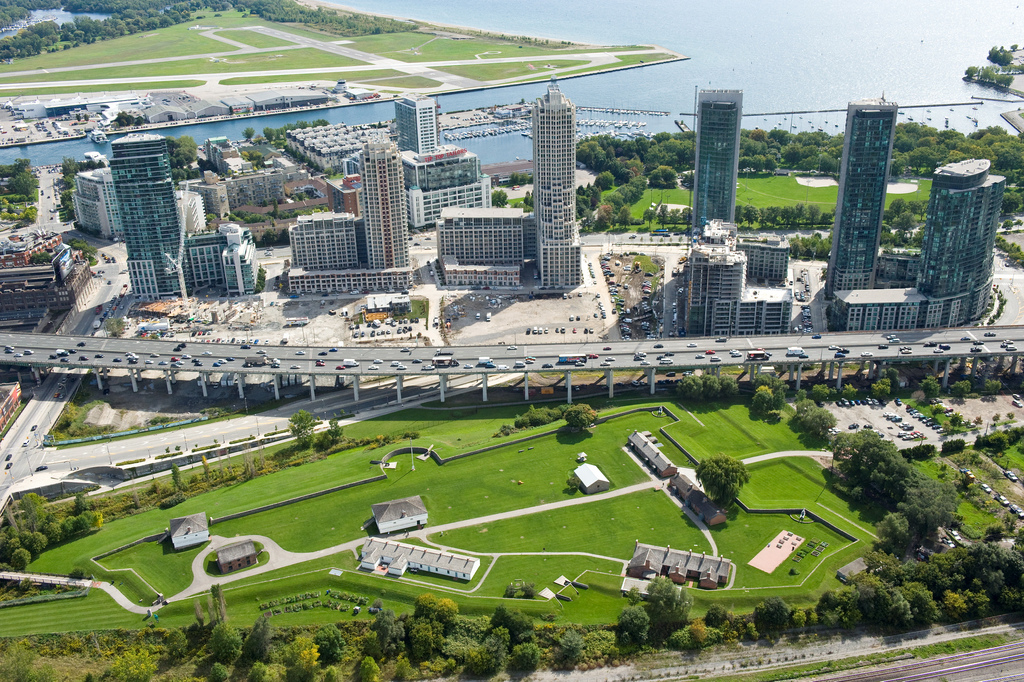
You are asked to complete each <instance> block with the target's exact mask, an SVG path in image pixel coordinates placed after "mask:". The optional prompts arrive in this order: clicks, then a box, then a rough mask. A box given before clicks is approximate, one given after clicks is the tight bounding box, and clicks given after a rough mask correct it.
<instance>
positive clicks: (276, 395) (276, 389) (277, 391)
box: [274, 374, 281, 400]
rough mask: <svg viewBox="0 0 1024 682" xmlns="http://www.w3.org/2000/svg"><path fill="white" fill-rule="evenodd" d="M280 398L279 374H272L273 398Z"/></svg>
mask: <svg viewBox="0 0 1024 682" xmlns="http://www.w3.org/2000/svg"><path fill="white" fill-rule="evenodd" d="M280 399H281V375H280V374H275V375H274V400H280Z"/></svg>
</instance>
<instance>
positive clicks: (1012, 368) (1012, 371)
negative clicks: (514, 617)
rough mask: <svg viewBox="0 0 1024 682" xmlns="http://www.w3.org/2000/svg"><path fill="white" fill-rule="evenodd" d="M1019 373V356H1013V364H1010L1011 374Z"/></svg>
mask: <svg viewBox="0 0 1024 682" xmlns="http://www.w3.org/2000/svg"><path fill="white" fill-rule="evenodd" d="M1016 373H1017V356H1016V355H1014V356H1013V362H1011V363H1010V374H1016Z"/></svg>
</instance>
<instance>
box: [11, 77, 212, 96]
mask: <svg viewBox="0 0 1024 682" xmlns="http://www.w3.org/2000/svg"><path fill="white" fill-rule="evenodd" d="M204 83H206V81H199V80H184V81H153V82H144V83H122V84H119V85H118V86H117V87H118V88H121V89H120V90H118V91H117V92H125V91H129V90H141V91H144V92H148V91H150V90H181V89H182V88H194V87H196V86H198V85H203V84H204ZM110 88H111V86H110V85H62V86H57V87H52V88H10V89H0V96H2V97H23V96H33V95H65V94H75V93H79V92H113V91H112V90H111V89H110Z"/></svg>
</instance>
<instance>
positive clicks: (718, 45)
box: [0, 0, 1024, 164]
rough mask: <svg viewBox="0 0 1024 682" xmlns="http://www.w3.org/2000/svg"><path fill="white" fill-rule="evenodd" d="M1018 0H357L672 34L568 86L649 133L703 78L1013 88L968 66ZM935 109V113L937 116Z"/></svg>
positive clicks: (749, 101)
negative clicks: (648, 55)
mask: <svg viewBox="0 0 1024 682" xmlns="http://www.w3.org/2000/svg"><path fill="white" fill-rule="evenodd" d="M1017 2H1018V0H986V1H985V2H983V3H972V4H970V5H969V6H966V5H964V4H963V3H960V2H954V1H953V0H929V1H926V0H904V1H903V2H900V3H892V2H886V1H885V0H860V1H859V2H856V3H838V2H824V3H823V2H820V1H815V0H778V1H777V2H775V3H772V4H771V5H757V6H753V7H752V5H751V3H750V2H745V1H743V0H723V1H722V2H717V3H705V2H697V1H695V0H640V1H639V2H637V3H629V4H626V3H622V2H617V1H615V0H562V1H561V2H559V3H558V5H557V8H556V11H552V5H551V4H550V2H547V1H545V0H519V2H516V3H508V4H502V3H497V4H496V3H479V2H474V1H472V0H447V1H446V2H444V3H423V2H420V1H419V0H372V1H371V0H345V1H344V4H345V5H346V6H350V7H353V8H354V9H358V10H363V11H368V12H378V13H382V14H389V15H395V16H403V17H409V18H413V19H421V20H426V21H433V22H438V23H446V24H454V25H462V26H472V27H477V28H482V29H488V30H492V31H496V32H504V33H506V34H509V35H534V36H540V37H550V38H558V39H567V40H573V41H577V42H583V43H596V44H605V45H609V44H615V45H621V44H638V43H643V44H651V43H653V44H658V45H662V46H664V47H668V48H671V49H673V50H676V51H678V52H680V53H682V54H684V55H686V56H688V57H689V58H690V59H688V60H686V61H682V62H674V63H670V64H661V65H652V66H648V67H644V68H639V69H629V70H624V71H618V72H613V73H608V74H598V75H593V76H587V77H582V78H573V79H566V80H564V81H562V84H561V87H562V90H563V91H564V92H565V93H566V94H567V95H568V96H569V97H570V98H571V99H572V100H573V101H574V102H576V103H577V104H578V105H590V106H605V107H614V108H636V109H646V110H657V111H669V112H671V115H670V116H644V115H615V116H614V117H613V116H612V115H610V114H609V115H607V116H596V115H590V114H587V116H588V117H590V118H614V119H616V120H619V119H622V120H636V121H637V122H640V121H642V122H644V123H646V126H644V130H645V131H646V132H649V133H656V132H660V131H663V130H664V131H670V132H674V131H677V130H678V128H677V127H676V125H675V123H674V121H675V120H676V119H680V118H682V119H683V120H685V121H686V122H687V123H689V122H690V121H689V120H687V119H686V118H685V117H683V116H681V115H680V114H682V113H689V112H692V109H693V99H694V89H695V88H696V87H701V88H707V87H713V88H739V89H742V90H743V91H744V111H745V112H747V113H748V114H754V113H759V112H780V111H793V110H824V109H842V108H845V106H846V104H847V102H849V101H850V100H854V99H860V98H863V97H879V96H882V95H883V94H884V96H885V97H886V98H887V99H890V100H893V101H896V102H898V103H900V104H901V105H914V104H939V103H950V102H967V101H970V100H971V97H972V96H978V97H1004V95H1002V94H998V93H995V92H994V91H993V90H991V89H988V88H984V87H982V86H979V85H974V84H969V83H964V82H963V81H962V80H961V76H962V75H963V72H964V69H965V68H967V67H968V66H971V65H982V64H984V63H985V57H986V55H987V53H988V49H989V48H990V47H991V46H992V45H1010V44H1012V43H1018V42H1024V41H1022V40H1021V34H1020V28H1021V27H1020V26H1018V24H1017V22H1018V21H1021V19H1020V18H1021V16H1022V15H1021V14H1020V11H1019V9H1018V4H1017ZM545 87H546V85H545V84H543V83H535V84H531V85H519V86H510V87H503V88H495V89H487V90H478V91H471V92H461V93H453V94H447V95H440V96H439V97H438V101H439V104H440V106H441V109H442V111H456V110H464V109H473V108H478V107H485V106H490V105H493V104H506V103H513V102H519V101H522V100H526V101H529V100H531V99H533V98H535V97H537V96H539V95H540V94H541V93H542V92H543V91H544V89H545ZM973 106H976V107H977V108H976V109H974V108H972V107H971V106H968V107H957V108H955V110H954V111H950V110H949V108H948V107H945V108H933V110H932V111H930V112H928V111H926V110H925V109H916V110H908V112H907V114H906V115H905V116H902V117H901V120H908V119H909V117H910V116H913V118H914V120H915V121H917V122H922V123H927V124H928V125H932V126H934V127H936V128H939V129H942V128H943V127H944V125H945V119H946V118H948V119H949V127H950V128H953V129H957V130H960V131H962V132H970V131H973V130H976V129H978V128H977V127H976V126H975V123H974V121H973V120H971V119H974V118H976V119H977V120H978V127H981V128H984V127H985V126H989V125H1000V126H1003V127H1006V125H1005V123H1004V122H1003V120H1002V119H1001V118H1000V117H999V114H1000V113H1001V112H1003V111H1006V110H1011V109H1016V108H1019V107H1020V106H1021V105H1012V104H1008V103H1001V102H991V101H986V102H984V104H982V103H980V102H978V103H976V104H975V105H973ZM393 116H394V107H393V106H392V105H391V104H390V103H387V102H383V103H378V104H369V105H361V106H353V107H342V108H337V109H330V110H325V111H321V112H304V113H303V114H280V115H274V116H266V117H260V118H251V119H241V120H237V121H224V122H217V123H210V124H200V125H194V126H182V127H180V128H165V129H162V130H161V131H160V132H161V133H162V134H166V135H191V136H192V137H194V138H195V139H196V140H197V141H199V142H202V140H204V139H206V138H207V137H211V136H216V135H227V136H228V137H231V138H235V139H237V138H240V137H241V136H242V130H243V129H244V128H246V127H248V126H250V125H251V126H252V127H254V128H256V130H257V131H260V130H262V128H263V127H265V126H271V127H277V126H281V125H283V124H284V123H286V122H290V121H295V120H299V119H300V118H305V119H307V120H308V119H311V118H325V119H327V120H329V121H330V122H332V123H338V122H346V123H352V124H358V123H367V122H373V121H379V120H386V119H390V118H393ZM929 118H930V119H931V120H927V119H929ZM844 121H845V117H844V116H843V114H842V113H827V114H801V115H793V116H792V117H791V116H775V117H753V116H746V117H745V120H744V127H747V128H753V127H762V128H772V127H776V126H778V127H783V128H785V129H791V130H793V131H794V132H796V131H801V130H816V129H818V128H821V129H822V130H824V131H826V132H830V133H836V132H840V131H841V130H842V126H843V124H844ZM458 143H459V144H460V145H462V146H465V147H466V148H468V149H471V150H472V151H474V152H476V153H478V154H479V155H480V156H481V159H482V160H483V162H484V163H494V162H499V161H510V160H513V159H515V158H516V157H520V158H529V157H530V156H531V155H532V151H531V141H530V139H529V138H527V137H524V136H522V135H520V134H518V133H512V134H506V135H493V136H485V137H477V138H471V139H466V140H460V141H459V142H458ZM94 149H95V150H98V151H101V152H103V153H107V152H108V151H109V147H108V146H107V145H96V144H93V143H91V142H89V141H87V140H73V141H65V142H59V143H53V144H47V145H37V146H33V147H22V148H11V149H4V150H0V162H3V163H9V162H10V160H12V159H15V158H19V157H24V156H27V157H29V158H31V159H32V161H33V163H36V164H42V163H57V162H59V161H60V160H61V158H62V157H64V156H72V157H75V158H81V157H82V154H84V152H86V151H89V150H94Z"/></svg>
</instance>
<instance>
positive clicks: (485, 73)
mask: <svg viewBox="0 0 1024 682" xmlns="http://www.w3.org/2000/svg"><path fill="white" fill-rule="evenodd" d="M584 64H589V61H586V60H580V59H567V60H559V59H547V60H543V59H542V60H538V61H537V62H511V63H504V64H468V65H465V66H446V67H444V68H443V70H444V71H445V72H447V73H453V74H455V75H456V76H462V77H463V78H474V79H476V80H478V81H496V80H502V79H504V78H515V77H517V76H543V75H544V72H545V71H549V70H550V68H549V67H554V68H558V69H561V68H565V67H570V66H582V65H584ZM605 68H608V67H605Z"/></svg>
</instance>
